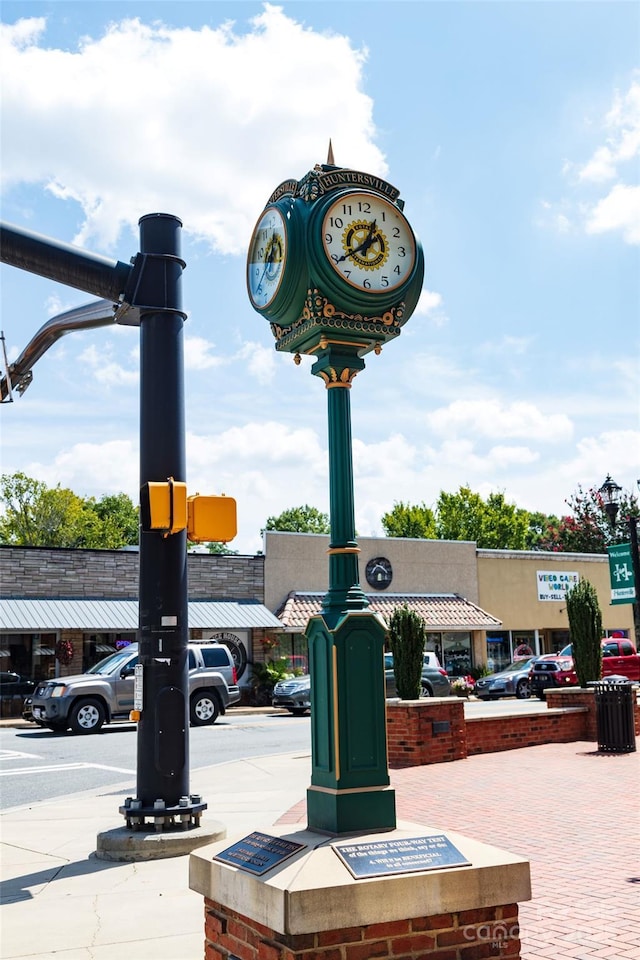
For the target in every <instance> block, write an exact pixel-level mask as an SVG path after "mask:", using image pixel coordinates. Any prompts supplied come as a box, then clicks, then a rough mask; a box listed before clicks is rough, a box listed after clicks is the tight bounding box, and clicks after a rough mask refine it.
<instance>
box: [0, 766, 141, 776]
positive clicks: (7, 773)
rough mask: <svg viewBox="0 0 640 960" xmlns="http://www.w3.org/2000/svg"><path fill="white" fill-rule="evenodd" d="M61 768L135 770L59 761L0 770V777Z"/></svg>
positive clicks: (128, 771) (58, 771)
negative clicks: (52, 764)
mask: <svg viewBox="0 0 640 960" xmlns="http://www.w3.org/2000/svg"><path fill="white" fill-rule="evenodd" d="M63 770H109V771H111V772H115V773H129V774H134V773H135V772H136V771H135V770H127V769H125V768H124V767H108V766H106V765H105V764H103V763H60V764H57V765H55V766H48V767H21V768H20V769H19V770H0V777H16V776H19V775H20V774H23V773H24V774H26V773H60V772H62V771H63Z"/></svg>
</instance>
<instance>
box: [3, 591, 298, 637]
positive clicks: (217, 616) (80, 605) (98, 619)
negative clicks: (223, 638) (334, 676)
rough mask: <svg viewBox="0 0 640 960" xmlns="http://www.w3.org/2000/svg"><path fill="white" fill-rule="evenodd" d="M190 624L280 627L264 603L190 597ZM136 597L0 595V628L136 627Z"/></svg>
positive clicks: (201, 626)
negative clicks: (129, 598) (34, 597)
mask: <svg viewBox="0 0 640 960" xmlns="http://www.w3.org/2000/svg"><path fill="white" fill-rule="evenodd" d="M189 627H190V628H195V629H207V630H251V629H253V628H259V627H263V628H265V627H271V628H272V629H273V628H280V629H282V624H281V623H280V621H279V620H278V619H277V618H276V617H274V615H273V614H272V613H271V611H270V610H268V609H267V608H266V607H265V606H264V604H262V603H255V602H252V601H249V600H247V601H242V600H190V601H189ZM137 629H138V601H137V600H84V599H75V598H74V599H62V598H59V599H54V600H49V599H46V600H31V599H15V598H8V599H0V630H1V631H9V630H13V631H18V630H19V631H21V632H28V633H31V632H33V631H43V632H44V631H47V630H95V631H96V632H103V631H107V630H137Z"/></svg>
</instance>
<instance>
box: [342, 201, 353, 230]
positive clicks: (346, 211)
mask: <svg viewBox="0 0 640 960" xmlns="http://www.w3.org/2000/svg"><path fill="white" fill-rule="evenodd" d="M342 212H343V213H344V215H345V217H350V216H351V204H350V203H343V204H342ZM341 226H342V224H341Z"/></svg>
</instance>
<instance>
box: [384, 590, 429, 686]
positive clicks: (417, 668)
mask: <svg viewBox="0 0 640 960" xmlns="http://www.w3.org/2000/svg"><path fill="white" fill-rule="evenodd" d="M425 639H426V628H425V625H424V620H423V619H422V617H420V616H418V614H417V613H416V612H415V610H410V609H409V607H407V606H406V604H405V605H404V606H402V607H398V608H397V609H396V610H395V611H394V612H393V613H392V615H391V617H390V618H389V646H390V647H391V652H392V653H393V672H394V674H395V678H396V693H397V694H398V696H399V697H400V699H401V700H418V699H419V697H420V690H421V686H422V684H421V678H422V662H423V659H422V658H423V653H424V644H425Z"/></svg>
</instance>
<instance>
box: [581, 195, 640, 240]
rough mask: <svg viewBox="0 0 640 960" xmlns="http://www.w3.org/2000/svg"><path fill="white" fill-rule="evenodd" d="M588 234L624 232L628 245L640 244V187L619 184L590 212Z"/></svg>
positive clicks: (587, 222) (587, 221)
mask: <svg viewBox="0 0 640 960" xmlns="http://www.w3.org/2000/svg"><path fill="white" fill-rule="evenodd" d="M586 230H587V233H609V232H611V231H614V230H619V231H621V232H622V235H623V236H624V238H625V240H626V241H627V243H630V244H639V243H640V187H628V186H625V185H624V184H622V183H617V184H616V185H615V187H613V189H612V190H611V192H610V193H609V194H608V195H607V196H606V197H603V198H602V200H599V201H598V202H597V203H596V204H595V205H594V206H593V207H592V208H591V210H590V212H589V214H588V216H587V220H586Z"/></svg>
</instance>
